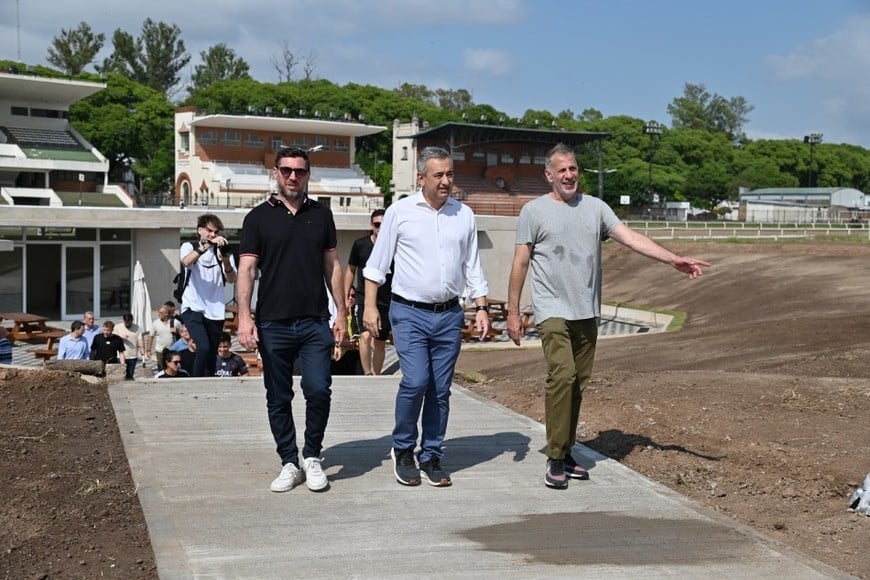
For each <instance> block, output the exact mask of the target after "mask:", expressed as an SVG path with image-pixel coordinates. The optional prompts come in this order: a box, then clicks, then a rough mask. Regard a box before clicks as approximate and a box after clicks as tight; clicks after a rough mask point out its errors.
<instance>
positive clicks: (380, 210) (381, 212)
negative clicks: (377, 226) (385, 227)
mask: <svg viewBox="0 0 870 580" xmlns="http://www.w3.org/2000/svg"><path fill="white" fill-rule="evenodd" d="M385 213H387V210H385V209H384V208H378V209H376V210H375V211H373V212H372V217H370V218H369V221H370V222H373V221H375V218H376V217H378V216H379V215H384V214H385Z"/></svg>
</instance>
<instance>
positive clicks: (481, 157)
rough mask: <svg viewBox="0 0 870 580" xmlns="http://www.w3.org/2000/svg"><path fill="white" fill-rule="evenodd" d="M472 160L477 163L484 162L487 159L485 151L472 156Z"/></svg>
mask: <svg viewBox="0 0 870 580" xmlns="http://www.w3.org/2000/svg"><path fill="white" fill-rule="evenodd" d="M471 158H472V159H474V160H475V161H483V160H484V159H486V154H485V153H484V152H483V151H480V150H478V151H475V152H474V153H472V154H471Z"/></svg>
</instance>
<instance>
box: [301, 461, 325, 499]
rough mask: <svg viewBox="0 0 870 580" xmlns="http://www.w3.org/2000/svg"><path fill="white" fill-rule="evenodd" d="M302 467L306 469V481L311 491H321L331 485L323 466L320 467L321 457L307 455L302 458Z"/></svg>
mask: <svg viewBox="0 0 870 580" xmlns="http://www.w3.org/2000/svg"><path fill="white" fill-rule="evenodd" d="M302 469H304V470H305V483H306V484H307V485H308V489H310V490H311V491H321V490H323V489H326V487H327V486H328V485H329V480H327V479H326V474H325V473H323V468H322V467H320V458H319V457H306V458H305V459H303V460H302Z"/></svg>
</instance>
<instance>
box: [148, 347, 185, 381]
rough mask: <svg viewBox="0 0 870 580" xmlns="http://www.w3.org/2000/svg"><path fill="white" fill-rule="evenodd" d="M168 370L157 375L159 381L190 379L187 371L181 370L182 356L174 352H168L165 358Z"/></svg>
mask: <svg viewBox="0 0 870 580" xmlns="http://www.w3.org/2000/svg"><path fill="white" fill-rule="evenodd" d="M164 360H165V361H166V368H164V369H163V370H162V371H160V372H159V373H157V374H156V375H155V378H158V379H182V378H185V377H189V376H190V375H189V374H187V371H186V370H184V369H183V368H181V355H179V354H178V353H177V352H175V351H174V350H170V351H168V352H166V355H165V357H164Z"/></svg>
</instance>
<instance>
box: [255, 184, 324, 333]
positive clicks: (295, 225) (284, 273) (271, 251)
mask: <svg viewBox="0 0 870 580" xmlns="http://www.w3.org/2000/svg"><path fill="white" fill-rule="evenodd" d="M337 245H338V238H337V236H336V233H335V220H333V218H332V212H331V211H330V210H329V208H327V207H325V206H323V205H321V204H320V203H318V202H316V201H314V200H312V199H308V198H306V200H305V203H304V204H302V207H301V208H299V211H298V212H296V215H293V214H292V213H291V212H290V211H289V210H288V209H287V207H286V206H285V205H284V204H283V203H282V202H281V200H280V199H279V198H278V197H277V196H275V195H272V196H271V197H270V198H269V199H268V200H266V201H265V202H263V203H261V204H260V205H258V206H257V207H255V208H254V209H252V210H251V211H250V212H248V215H247V216H245V221H244V223H243V224H242V236H241V241H240V242H239V255H240V256H254V257H256V258H257V267H258V268H259V269H260V281H259V289H258V292H257V320H258V321H263V320H284V319H288V318H303V317H321V318H329V305H328V304H329V303H328V299H327V296H326V286H325V280H324V277H323V253H324V252H325V251H327V250H333V251H334V250H335V248H336V246H337Z"/></svg>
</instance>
